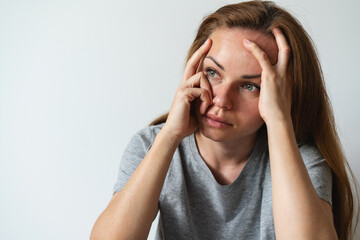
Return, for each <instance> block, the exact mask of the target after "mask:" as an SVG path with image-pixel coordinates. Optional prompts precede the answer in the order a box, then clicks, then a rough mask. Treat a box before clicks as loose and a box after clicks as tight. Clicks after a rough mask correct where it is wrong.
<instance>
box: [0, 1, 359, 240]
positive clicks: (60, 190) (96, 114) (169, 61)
mask: <svg viewBox="0 0 360 240" xmlns="http://www.w3.org/2000/svg"><path fill="white" fill-rule="evenodd" d="M232 2H234V1H215V0H211V1H209V0H198V1H190V0H186V1H181V2H179V1H166V0H161V1H151V2H150V1H145V0H138V1H125V0H122V1H111V0H88V1H85V0H81V1H76V0H75V1H73V0H72V1H70V0H68V1H66V0H64V1H60V0H58V1H51V0H50V1H40V0H32V1H25V0H11V1H4V0H0V194H1V198H0V202H1V204H0V239H6V240H11V239H37V240H41V239H44V240H45V239H53V240H56V239H88V238H89V235H90V232H91V229H92V226H93V224H94V222H95V220H96V218H97V217H98V216H99V215H100V213H101V212H102V211H103V210H104V208H105V207H106V206H107V203H108V202H109V200H110V198H111V196H112V188H113V185H114V183H115V180H116V175H117V171H118V166H119V162H120V158H121V154H122V152H123V150H124V148H125V146H126V145H127V142H128V141H129V139H130V137H131V136H132V135H133V134H134V133H135V132H136V131H137V130H139V129H141V128H143V127H145V126H146V125H147V124H148V123H149V122H150V121H151V120H153V119H154V118H155V117H157V116H159V115H160V114H162V113H165V112H166V111H167V110H168V109H169V107H170V105H171V102H172V99H173V94H174V92H175V89H176V87H177V86H178V84H179V82H180V80H181V76H182V70H183V66H184V60H185V57H186V54H187V50H188V48H189V46H190V44H191V42H192V40H193V38H194V36H195V32H196V29H197V27H198V25H199V23H200V22H201V20H202V18H203V17H204V16H205V15H206V14H208V13H210V12H211V11H215V10H216V9H217V8H218V7H220V6H222V5H224V4H227V3H232ZM276 2H277V3H279V4H280V6H283V7H285V8H286V9H288V10H290V12H292V13H293V14H294V15H295V16H296V17H297V18H298V19H300V21H301V22H302V23H303V25H304V27H305V28H306V29H307V31H308V32H309V34H310V35H311V36H312V38H313V40H314V42H315V44H316V46H317V49H318V52H319V56H320V60H321V63H322V66H323V71H324V75H325V78H326V84H327V87H328V92H329V95H330V97H331V100H332V103H333V107H334V112H335V115H336V120H337V123H338V128H339V134H340V137H341V139H342V142H343V145H344V149H345V153H346V156H347V157H348V161H349V163H350V166H351V167H352V169H353V171H354V173H355V175H356V177H357V179H358V180H359V179H360V170H359V169H360V163H359V157H360V147H359V144H358V142H359V141H358V139H357V137H358V136H359V135H360V127H359V122H360V107H359V103H360V94H359V93H358V90H359V89H360V77H359V73H358V70H359V66H360V60H359V59H360V58H359V56H360V47H359V45H358V44H359V42H360V30H359V29H360V28H359V26H358V23H359V22H360V16H359V10H360V2H359V1H357V0H347V1H331V0H330V1H329V0H317V1H313V0H303V1H295V0H291V1H285V0H283V1H276ZM150 235H151V236H150V237H149V239H151V238H152V236H153V233H151V234H150Z"/></svg>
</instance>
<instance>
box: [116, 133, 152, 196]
mask: <svg viewBox="0 0 360 240" xmlns="http://www.w3.org/2000/svg"><path fill="white" fill-rule="evenodd" d="M154 139H155V129H154V127H148V128H145V129H142V130H140V131H139V132H137V133H136V134H135V135H134V136H133V137H132V138H131V140H130V142H129V143H128V145H127V147H126V148H125V150H124V153H123V155H122V158H121V161H120V166H119V172H118V176H117V180H116V183H115V185H114V188H113V194H114V193H116V192H119V191H120V190H121V189H122V188H123V187H124V186H125V184H126V183H127V182H128V180H129V178H130V176H131V175H132V174H133V173H134V172H135V170H136V168H137V167H138V166H139V164H140V162H141V161H142V160H143V159H144V157H145V155H146V154H147V152H148V151H149V149H150V147H151V145H152V143H153V141H154Z"/></svg>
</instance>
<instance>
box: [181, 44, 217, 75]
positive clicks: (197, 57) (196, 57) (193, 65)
mask: <svg viewBox="0 0 360 240" xmlns="http://www.w3.org/2000/svg"><path fill="white" fill-rule="evenodd" d="M210 47H211V39H210V38H209V39H207V40H206V41H205V43H204V44H203V45H202V46H201V47H200V48H199V49H198V50H196V52H195V53H194V54H193V55H192V56H191V58H190V59H189V61H188V62H187V63H186V66H185V70H184V77H183V80H186V79H188V78H190V77H191V76H192V75H194V74H195V73H196V70H197V67H198V66H199V63H200V61H201V59H202V57H203V56H204V55H205V53H207V52H208V51H209V49H210Z"/></svg>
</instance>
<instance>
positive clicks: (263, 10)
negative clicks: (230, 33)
mask: <svg viewBox="0 0 360 240" xmlns="http://www.w3.org/2000/svg"><path fill="white" fill-rule="evenodd" d="M219 27H226V28H242V29H251V30H255V31H258V32H261V33H263V34H265V35H269V36H273V35H272V32H271V29H272V28H274V27H278V28H280V29H281V30H282V32H283V34H284V35H285V37H286V39H287V41H288V44H289V46H290V48H291V56H290V59H289V63H288V71H287V72H288V79H291V81H292V93H293V94H292V108H291V117H292V121H293V126H294V131H295V136H296V138H297V140H298V141H305V142H311V143H314V144H315V145H316V146H317V147H318V149H319V151H320V152H321V153H322V155H323V157H324V158H325V159H326V162H327V163H328V165H329V166H330V168H331V169H332V174H333V189H332V194H333V215H334V225H335V228H336V232H337V235H338V238H339V239H344V240H348V239H350V238H351V236H352V235H353V233H354V232H353V231H352V220H353V216H354V212H355V209H354V202H355V199H358V198H354V196H353V193H352V191H351V184H350V181H349V177H348V174H347V171H348V173H349V175H350V176H351V178H352V179H353V183H354V186H355V193H356V194H357V196H358V191H357V181H356V178H355V177H354V175H353V173H352V171H351V169H350V167H349V164H348V162H347V160H346V158H345V156H344V154H343V151H342V148H341V143H340V140H339V137H338V134H337V131H336V126H335V120H334V116H333V111H332V108H331V104H330V99H329V97H328V95H327V93H326V89H325V84H324V79H323V74H322V70H321V66H320V63H319V59H318V57H317V54H316V51H315V48H314V45H313V42H312V40H311V38H310V37H309V36H308V34H307V33H306V31H305V30H304V29H303V27H302V26H301V24H300V23H299V22H298V21H297V20H296V19H295V18H294V17H293V16H291V15H290V14H289V13H288V12H287V11H285V10H284V9H282V8H280V7H278V6H277V5H275V4H274V3H273V2H270V1H250V2H242V3H238V4H231V5H227V6H224V7H222V8H220V9H218V10H217V11H216V12H214V13H212V14H210V15H209V16H207V17H206V18H205V19H204V20H203V22H202V23H201V25H200V27H199V30H198V32H197V35H196V37H195V40H194V42H193V43H192V45H191V47H190V49H189V52H188V55H187V60H186V61H188V60H189V59H190V57H191V56H192V55H193V54H194V52H195V51H196V50H197V49H198V48H199V47H200V46H201V45H202V44H203V43H204V42H205V41H206V39H208V38H209V37H210V35H211V34H212V33H213V32H214V30H215V29H217V28H219ZM167 115H168V114H165V115H163V116H161V117H159V118H158V119H155V120H154V121H153V122H152V123H151V124H158V123H161V122H165V121H166V118H167ZM358 216H359V212H358V211H357V214H356V221H355V224H354V230H355V227H356V225H357V222H358Z"/></svg>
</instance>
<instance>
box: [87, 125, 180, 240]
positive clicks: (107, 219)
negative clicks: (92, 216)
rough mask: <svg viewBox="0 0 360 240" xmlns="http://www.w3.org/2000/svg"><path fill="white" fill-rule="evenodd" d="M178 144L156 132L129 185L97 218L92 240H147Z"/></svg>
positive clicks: (164, 133)
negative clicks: (152, 142) (151, 144)
mask: <svg viewBox="0 0 360 240" xmlns="http://www.w3.org/2000/svg"><path fill="white" fill-rule="evenodd" d="M164 130H165V129H164ZM177 145H178V140H176V139H173V138H172V137H171V135H169V134H167V133H166V130H165V131H160V132H159V134H158V135H157V137H156V139H155V141H154V144H153V146H152V147H151V149H150V150H149V152H148V154H147V155H146V156H145V158H144V159H143V161H142V162H141V163H140V165H139V166H138V168H137V169H136V171H135V172H134V174H133V175H132V176H131V178H130V179H129V181H128V183H127V184H126V185H125V187H124V188H123V189H122V190H121V191H120V192H117V193H116V194H114V196H113V198H112V199H111V201H110V203H109V205H108V206H107V208H106V209H105V210H104V212H103V213H102V214H101V215H100V216H99V218H98V219H97V221H96V223H95V225H94V228H93V230H92V233H91V239H146V237H147V235H148V234H149V231H150V227H151V223H152V222H153V220H154V218H155V217H156V214H157V211H158V200H159V196H160V192H161V188H162V186H163V183H164V180H165V177H166V173H167V171H168V168H169V165H170V162H171V159H172V156H173V154H174V151H175V149H176V147H177Z"/></svg>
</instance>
